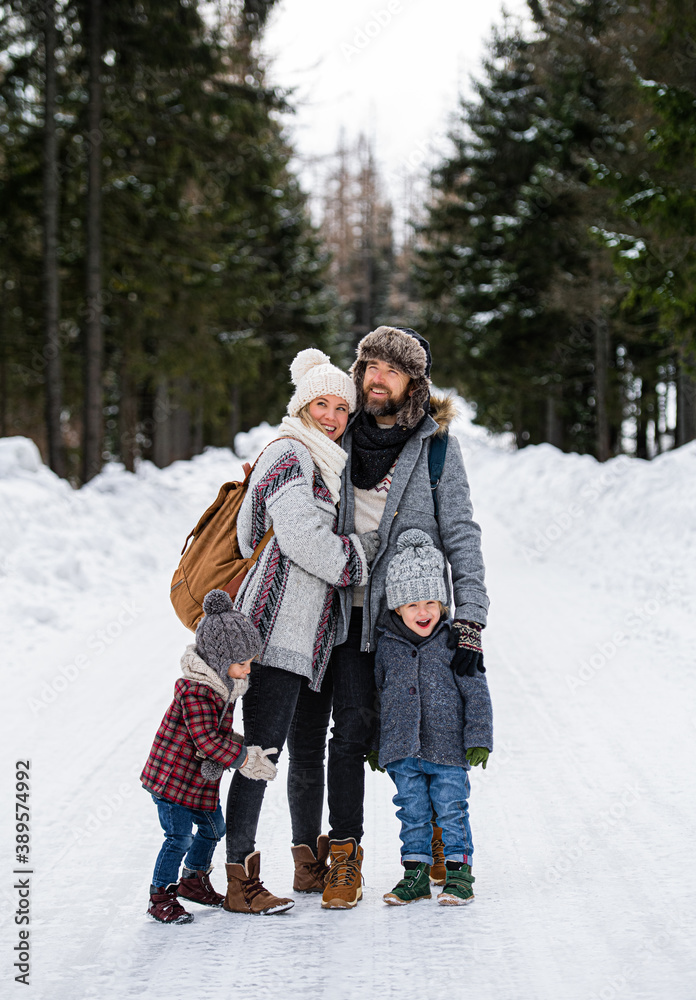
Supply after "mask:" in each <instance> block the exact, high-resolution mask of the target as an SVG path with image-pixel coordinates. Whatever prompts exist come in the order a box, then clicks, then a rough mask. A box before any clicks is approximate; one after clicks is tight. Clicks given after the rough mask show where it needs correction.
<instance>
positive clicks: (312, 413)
mask: <svg viewBox="0 0 696 1000" xmlns="http://www.w3.org/2000/svg"><path fill="white" fill-rule="evenodd" d="M349 413H350V410H349V407H348V403H347V402H346V400H345V399H343V397H342V396H334V395H332V394H331V393H327V394H326V395H325V396H318V397H317V398H316V399H313V400H312V401H311V403H307V405H306V406H303V407H302V409H301V410H300V412H299V417H300V419H301V420H304V421H305V423H308V421H307V419H306V418H307V417H309V418H310V419H311V420H312V421H313V423H314V424H315V425H316V426H317V427H318V428H319V429H320V430H321V431H323V432H324V434H326V435H327V437H330V438H331V440H332V441H336V442H338V441H340V440H341V438H342V436H343V432H344V430H345V429H346V424H347V423H348V416H349ZM309 426H311V424H310V425H309Z"/></svg>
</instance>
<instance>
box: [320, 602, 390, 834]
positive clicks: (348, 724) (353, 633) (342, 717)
mask: <svg viewBox="0 0 696 1000" xmlns="http://www.w3.org/2000/svg"><path fill="white" fill-rule="evenodd" d="M362 620H363V611H362V608H354V609H353V612H352V614H351V618H350V626H349V628H348V636H347V638H346V641H345V642H344V643H343V644H342V645H340V646H334V649H333V652H332V654H331V665H330V668H329V669H330V672H331V677H332V681H333V727H332V729H331V739H330V740H329V767H328V780H327V786H328V801H329V827H330V829H329V837H330V838H331V839H332V840H346V839H347V838H348V837H354V838H355V840H356V841H357V842H358V843H360V840H361V838H362V835H363V802H364V798H365V754H366V753H367V752H368V750H371V749H373V747H374V746H375V739H376V732H377V722H378V719H379V703H378V700H377V689H376V687H375V655H374V653H362V652H361V651H360V638H361V635H362Z"/></svg>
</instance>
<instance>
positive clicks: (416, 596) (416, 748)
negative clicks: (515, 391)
mask: <svg viewBox="0 0 696 1000" xmlns="http://www.w3.org/2000/svg"><path fill="white" fill-rule="evenodd" d="M397 550H398V551H397V554H396V555H395V556H394V558H393V559H392V560H391V562H390V563H389V567H388V570H387V579H386V596H387V605H388V607H389V609H390V612H391V624H390V626H389V627H387V628H386V629H384V630H383V632H382V635H381V636H380V639H379V642H378V644H377V654H376V658H375V677H376V682H377V688H378V690H379V692H380V700H381V716H380V743H379V763H380V765H381V766H382V767H386V769H387V771H388V773H389V775H390V776H391V778H392V779H393V781H394V783H395V784H396V789H397V791H396V795H395V796H394V805H396V806H397V807H398V812H397V816H398V817H399V819H400V820H401V844H402V847H401V861H402V864H403V866H404V869H405V875H404V878H403V879H401V881H400V882H399V883H398V885H396V886H395V887H394V889H392V891H391V892H388V893H386V894H385V896H384V901H385V902H386V903H389V904H391V905H395V906H402V905H404V904H405V903H411V902H414V901H415V900H417V899H430V898H431V893H430V866H431V865H432V863H433V856H432V848H431V840H432V823H431V820H432V817H433V815H435V816H437V821H438V824H439V826H441V827H442V831H443V833H442V839H443V841H444V850H445V863H446V869H447V875H446V880H445V884H444V888H443V891H442V892H441V893H440V895H439V896H438V903H442V904H445V905H455V906H462V905H464V904H466V903H470V902H472V900H473V898H474V894H473V890H472V888H471V886H472V883H473V882H474V877H473V875H472V874H471V861H472V854H473V850H474V848H473V844H472V840H471V829H470V827H469V815H468V812H469V810H468V802H467V800H468V798H469V776H468V774H467V772H468V770H469V768H470V767H471V765H476V764H483V767H484V768H485V766H486V761H487V760H488V755H489V753H490V751H491V750H492V749H493V716H492V709H491V700H490V695H489V693H488V684H487V683H486V677H485V674H484V673H483V672H482V670H481V669H480V668H479V670H477V671H476V674H475V676H473V677H471V676H468V675H467V674H466V673H464V674H463V675H462V676H459V675H458V674H457V673H455V672H454V671H453V670H452V667H451V665H450V664H451V661H452V658H453V656H454V654H455V651H456V646H457V636H456V635H453V634H452V633H451V630H450V622H449V621H448V619H447V609H446V608H445V606H444V602H445V601H446V600H447V590H446V584H445V575H444V573H445V563H444V558H443V556H442V553H441V552H439V550H438V549H436V548H435V545H434V544H433V541H432V539H431V538H430V537H429V536H428V535H426V533H425V532H424V531H420V530H419V529H418V528H412V529H410V530H408V531H405V532H403V534H402V535H400V536H399V539H398V542H397Z"/></svg>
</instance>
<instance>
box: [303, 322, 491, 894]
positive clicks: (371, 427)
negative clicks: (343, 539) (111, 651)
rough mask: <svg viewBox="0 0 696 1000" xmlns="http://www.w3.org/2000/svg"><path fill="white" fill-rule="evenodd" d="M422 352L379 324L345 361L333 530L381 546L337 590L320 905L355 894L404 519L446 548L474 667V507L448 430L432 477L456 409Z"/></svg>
mask: <svg viewBox="0 0 696 1000" xmlns="http://www.w3.org/2000/svg"><path fill="white" fill-rule="evenodd" d="M430 364H431V356H430V345H429V344H428V342H427V340H425V338H424V337H421V336H420V335H419V334H418V333H416V332H415V330H411V329H408V328H405V327H391V326H380V327H378V328H377V329H376V330H374V331H373V332H372V333H369V334H368V335H367V336H366V337H364V338H363V339H362V340H361V341H360V343H359V345H358V349H357V360H356V361H355V363H354V364H353V367H352V368H351V375H352V377H353V380H354V382H355V385H356V389H357V404H358V405H357V412H356V415H355V417H354V418H353V420H352V422H351V423H350V424H349V425H348V429H347V430H346V433H345V435H344V437H343V442H342V444H343V447H344V448H345V449H346V451H347V452H348V462H347V464H346V467H345V470H344V473H343V480H342V485H341V504H340V511H339V523H338V527H337V529H336V530H337V531H338V532H339V533H340V534H348V533H350V532H358V533H360V534H362V533H366V532H370V531H375V530H377V531H378V533H379V541H378V544H379V548H378V551H377V555H376V556H375V559H374V562H373V563H372V567H371V571H370V578H369V581H368V583H367V586H366V587H362V588H359V587H355V588H349V587H347V588H345V589H343V590H342V591H341V598H340V599H341V616H342V617H341V624H340V625H339V629H338V634H337V638H336V644H335V646H334V651H333V654H332V661H331V675H332V680H333V721H334V725H333V729H332V737H331V740H330V741H329V765H328V776H327V787H328V804H329V825H330V830H329V840H330V861H331V868H330V871H329V874H328V876H327V883H326V888H325V890H324V893H323V896H322V906H323V907H325V908H339V909H345V908H351V907H353V906H355V905H356V904H357V902H358V901H359V899H360V898H361V896H362V888H361V885H362V877H361V865H362V859H363V849H362V847H361V846H360V840H361V838H362V835H363V799H364V781H365V775H364V770H365V764H364V762H365V758H366V755H367V754H368V753H369V752H370V751H371V750H372V749H373V748H374V740H375V730H376V724H377V720H378V703H377V695H376V689H375V681H374V649H375V644H376V639H377V636H376V634H375V629H376V627H377V626H378V625H380V624H384V619H385V616H386V613H387V607H386V597H385V578H386V571H387V566H388V564H389V562H390V560H391V558H392V556H394V555H395V554H396V551H397V538H398V537H399V535H401V534H402V533H403V532H404V531H406V530H407V529H408V528H420V529H421V530H422V531H425V532H427V534H428V535H430V537H431V538H432V539H433V542H434V543H435V545H436V547H437V548H438V549H439V550H440V551H441V552H442V553H443V554H444V556H445V560H446V569H445V572H447V564H448V565H449V574H448V576H451V581H450V579H446V584H447V586H448V588H449V593H450V612H451V614H452V617H453V618H454V620H455V625H456V627H457V629H458V637H459V639H458V642H459V648H458V649H457V652H456V653H455V657H454V659H453V661H452V666H453V669H456V670H457V671H458V672H460V673H465V672H466V673H470V674H472V675H473V674H474V673H475V672H476V670H483V654H482V651H481V637H480V633H481V629H482V628H483V627H484V626H485V624H486V612H487V610H488V603H489V602H488V597H487V596H486V588H485V584H484V566H483V558H482V555H481V531H480V528H479V526H478V524H476V522H475V521H474V520H473V519H472V514H473V510H472V506H471V501H470V499H469V484H468V481H467V477H466V472H465V470H464V463H463V460H462V455H461V451H460V448H459V443H458V442H457V440H456V439H455V438H453V437H447V446H446V453H445V459H444V466H443V468H442V473H441V475H440V477H439V482H438V483H437V484H436V485H435V484H431V475H430V473H431V464H430V463H429V456H430V450H431V447H432V442H433V440H434V439H435V438H436V437H437V436H443V435H447V429H448V427H449V425H450V423H451V422H452V420H453V418H454V417H455V416H456V409H455V406H454V403H453V402H452V400H451V399H449V398H447V397H445V398H437V397H435V396H431V394H430V377H429V376H430ZM433 486H434V488H433ZM435 494H436V496H435ZM456 634H457V633H455V635H456Z"/></svg>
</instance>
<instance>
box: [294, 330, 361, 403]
mask: <svg viewBox="0 0 696 1000" xmlns="http://www.w3.org/2000/svg"><path fill="white" fill-rule="evenodd" d="M290 378H291V379H292V382H293V385H294V386H295V387H296V388H295V392H294V394H293V397H292V399H291V400H290V402H289V403H288V416H289V417H296V416H297V415H298V413H299V412H300V410H301V409H302V407H303V406H306V405H307V403H311V402H312V400H313V399H316V398H317V396H327V395H331V396H340V397H341V399H345V401H346V403H348V411H349V413H352V412H353V411H354V410H355V382H353V379H352V378H351V377H350V375H348V374H347V373H346V372H342V371H341V369H340V368H337V367H336V365H332V364H331V358H330V357H329V356H328V355H327V354H324V352H323V351H319V350H317V348H316V347H308V348H307V350H306V351H300V353H299V354H298V355H297V357H296V358H295V360H294V361H293V363H292V364H291V365H290Z"/></svg>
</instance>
